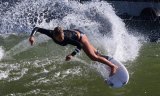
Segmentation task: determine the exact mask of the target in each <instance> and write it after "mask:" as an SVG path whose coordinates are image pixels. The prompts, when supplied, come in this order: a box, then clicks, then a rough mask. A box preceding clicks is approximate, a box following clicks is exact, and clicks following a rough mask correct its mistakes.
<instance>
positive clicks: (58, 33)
mask: <svg viewBox="0 0 160 96" xmlns="http://www.w3.org/2000/svg"><path fill="white" fill-rule="evenodd" d="M52 34H53V37H54V38H56V40H58V41H62V40H63V39H64V33H63V28H62V27H60V26H58V27H55V28H54V30H53V32H52Z"/></svg>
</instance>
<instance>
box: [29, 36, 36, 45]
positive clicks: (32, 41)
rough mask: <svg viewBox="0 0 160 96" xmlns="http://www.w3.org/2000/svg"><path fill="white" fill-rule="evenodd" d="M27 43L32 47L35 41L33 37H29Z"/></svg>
mask: <svg viewBox="0 0 160 96" xmlns="http://www.w3.org/2000/svg"><path fill="white" fill-rule="evenodd" d="M29 42H30V44H31V45H33V44H34V42H35V39H34V37H33V36H31V37H30V38H29Z"/></svg>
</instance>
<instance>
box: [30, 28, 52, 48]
mask: <svg viewBox="0 0 160 96" xmlns="http://www.w3.org/2000/svg"><path fill="white" fill-rule="evenodd" d="M37 32H40V33H42V34H45V35H47V36H48V37H51V38H52V30H47V29H43V28H40V27H35V28H34V29H33V30H32V32H31V35H30V38H29V42H30V43H31V45H33V44H34V42H35V39H34V35H35V34H36V33H37Z"/></svg>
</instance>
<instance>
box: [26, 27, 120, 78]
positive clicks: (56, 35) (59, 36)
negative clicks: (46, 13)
mask: <svg viewBox="0 0 160 96" xmlns="http://www.w3.org/2000/svg"><path fill="white" fill-rule="evenodd" d="M36 32H40V33H42V34H45V35H47V36H48V37H50V38H52V40H53V41H54V42H55V43H57V44H59V45H61V46H66V45H67V44H71V45H74V46H76V49H75V50H74V51H73V52H72V53H71V54H69V55H67V56H66V61H69V60H71V59H72V57H73V56H75V55H76V54H77V53H79V52H80V50H81V49H83V50H84V52H85V53H86V54H87V56H88V57H89V58H90V59H91V60H93V61H98V62H100V63H103V64H106V65H108V66H109V67H110V68H111V72H110V76H112V75H114V74H115V73H116V70H117V68H118V66H116V65H114V64H112V63H111V62H110V61H108V60H107V59H106V58H105V57H104V56H102V55H101V54H100V53H98V52H97V50H96V48H94V47H93V45H92V44H91V43H90V42H89V40H88V37H87V36H86V34H84V33H83V32H81V31H80V30H76V29H74V30H63V28H62V27H59V26H58V27H55V28H54V30H48V29H44V28H39V27H35V28H34V29H33V30H32V32H31V35H30V37H29V42H30V43H31V45H33V44H34V42H35V39H34V35H35V34H36Z"/></svg>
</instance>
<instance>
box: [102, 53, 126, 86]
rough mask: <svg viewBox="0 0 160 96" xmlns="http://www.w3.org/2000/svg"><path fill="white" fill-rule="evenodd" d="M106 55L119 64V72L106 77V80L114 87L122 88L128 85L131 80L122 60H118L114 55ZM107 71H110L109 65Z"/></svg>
mask: <svg viewBox="0 0 160 96" xmlns="http://www.w3.org/2000/svg"><path fill="white" fill-rule="evenodd" d="M104 57H105V58H106V59H107V60H109V61H110V62H112V63H113V64H115V65H117V66H118V69H117V72H116V73H115V74H114V75H113V76H110V77H108V78H106V79H105V82H106V83H107V84H108V85H109V86H111V87H113V88H121V87H123V86H124V85H126V84H127V83H128V81H129V74H128V71H127V69H126V67H125V66H124V65H123V64H122V63H121V62H118V61H117V60H115V59H114V58H112V57H109V56H104ZM107 71H110V68H109V67H107ZM109 73H110V72H109Z"/></svg>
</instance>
